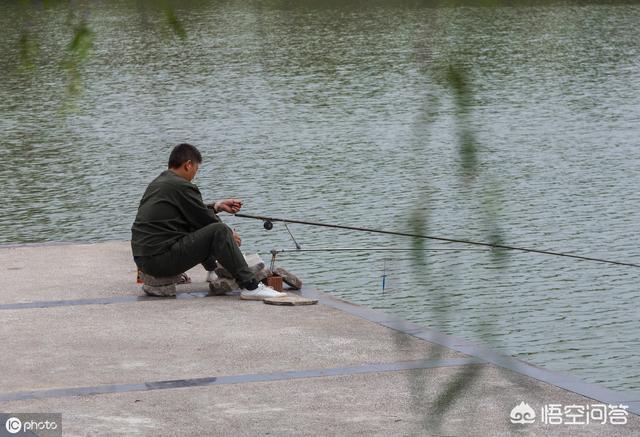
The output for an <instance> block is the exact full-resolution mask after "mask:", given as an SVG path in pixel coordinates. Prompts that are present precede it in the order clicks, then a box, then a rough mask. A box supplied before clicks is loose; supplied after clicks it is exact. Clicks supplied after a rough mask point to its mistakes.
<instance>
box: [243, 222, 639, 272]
mask: <svg viewBox="0 0 640 437" xmlns="http://www.w3.org/2000/svg"><path fill="white" fill-rule="evenodd" d="M235 216H236V217H242V218H250V219H255V220H262V221H263V222H264V228H265V229H267V230H269V229H272V228H273V222H282V223H294V224H300V225H308V226H320V227H324V228H334V229H345V230H350V231H358V232H372V233H376V234H386V235H397V236H402V237H412V238H422V239H426V240H435V241H445V242H447V243H460V244H471V245H475V246H484V247H491V248H494V249H506V250H517V251H520V252H530V253H539V254H543V255H552V256H562V257H565V258H573V259H579V260H583V261H594V262H599V263H605V264H614V265H619V266H628V267H640V264H634V263H630V262H621V261H612V260H607V259H602V258H594V257H588V256H582V255H574V254H570V253H562V252H552V251H549V250H540V249H531V248H526V247H516V246H508V245H505V244H494V243H482V242H478V241H471V240H460V239H456V238H445V237H433V236H429V235H420V234H412V233H408V232H398V231H385V230H382V229H371V228H363V227H356V226H344V225H336V224H329V223H319V222H310V221H303V220H290V219H282V218H276V217H265V216H257V215H249V214H235Z"/></svg>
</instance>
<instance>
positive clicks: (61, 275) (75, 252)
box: [0, 241, 208, 304]
mask: <svg viewBox="0 0 640 437" xmlns="http://www.w3.org/2000/svg"><path fill="white" fill-rule="evenodd" d="M136 271H137V269H136V266H135V264H134V263H133V258H132V255H131V246H130V243H129V242H124V241H123V242H120V241H117V242H107V243H95V244H77V245H70V244H69V245H27V246H12V247H0V290H2V293H0V304H2V303H17V302H33V301H41V300H47V301H49V300H60V299H80V298H92V297H105V296H121V295H128V294H141V293H142V292H141V291H140V285H138V284H136ZM188 274H189V275H190V276H191V278H192V279H193V280H194V282H195V284H193V285H187V286H181V287H180V290H182V291H191V290H205V291H206V290H208V288H207V284H204V280H205V278H206V272H205V270H204V269H203V268H202V267H201V266H196V267H195V268H193V269H192V270H190V271H189V272H188Z"/></svg>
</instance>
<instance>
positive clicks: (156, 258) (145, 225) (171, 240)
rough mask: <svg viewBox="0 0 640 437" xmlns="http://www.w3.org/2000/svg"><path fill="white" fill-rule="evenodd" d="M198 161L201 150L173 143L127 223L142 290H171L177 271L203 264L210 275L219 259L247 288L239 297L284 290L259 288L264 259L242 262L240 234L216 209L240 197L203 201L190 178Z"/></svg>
mask: <svg viewBox="0 0 640 437" xmlns="http://www.w3.org/2000/svg"><path fill="white" fill-rule="evenodd" d="M201 163H202V155H201V154H200V152H199V151H198V149H197V148H196V147H194V146H192V145H190V144H179V145H177V146H176V147H174V149H173V150H172V152H171V155H170V156H169V168H168V170H165V171H163V172H162V173H160V175H159V176H158V177H157V178H155V179H154V180H153V181H152V182H151V183H150V184H149V186H148V187H147V189H146V191H145V193H144V195H143V196H142V200H141V201H140V205H139V207H138V214H137V215H136V219H135V222H134V223H133V226H132V228H131V249H132V251H133V258H134V261H135V263H136V265H137V266H138V268H139V269H140V270H141V271H142V272H143V273H144V283H145V285H144V286H143V290H144V291H145V293H147V294H151V295H161V296H171V295H175V293H176V291H175V284H176V282H178V281H179V279H178V275H181V274H182V273H183V272H186V271H187V270H189V269H190V268H192V267H194V266H195V265H197V264H202V265H203V266H204V268H205V269H206V270H207V271H209V275H208V280H210V279H211V278H212V274H211V272H213V270H215V269H216V266H217V264H216V261H218V262H220V263H221V264H222V266H223V267H224V269H225V270H226V272H227V273H228V274H229V275H230V276H232V277H233V279H235V282H236V283H237V286H238V287H240V288H243V289H246V290H248V292H243V295H241V297H243V298H249V299H251V298H264V297H277V296H284V294H283V293H278V292H276V291H274V290H271V289H267V290H265V289H264V288H263V287H260V289H258V285H259V280H260V279H262V278H263V277H264V276H262V277H257V276H256V274H261V273H262V272H263V271H264V270H263V269H264V263H260V264H258V265H256V266H253V267H252V268H250V267H249V266H248V265H247V262H246V260H245V258H244V256H243V255H242V252H241V251H240V249H239V246H240V244H241V239H240V236H239V235H238V234H237V233H236V232H234V231H232V230H231V228H229V227H228V226H227V225H225V224H224V223H222V221H221V220H220V218H219V217H218V216H217V214H216V213H217V212H221V211H224V212H228V213H230V214H234V213H236V212H238V211H240V208H242V201H240V200H238V199H225V200H220V201H218V202H215V203H214V204H211V205H205V204H204V203H203V201H202V195H201V194H200V190H198V187H197V186H196V185H194V184H192V183H191V181H192V180H193V178H194V177H195V176H196V173H197V172H198V169H199V167H200V164H201ZM220 281H224V279H220ZM227 281H229V280H227ZM231 282H232V283H233V280H231ZM212 285H213V284H211V285H210V288H211V290H212V291H215V292H220V290H221V287H220V284H218V285H217V286H216V287H213V286H212ZM232 285H233V286H235V285H236V284H235V283H233V284H232ZM231 288H232V286H228V287H227V289H228V290H231ZM222 289H223V290H224V287H222ZM254 295H255V296H254Z"/></svg>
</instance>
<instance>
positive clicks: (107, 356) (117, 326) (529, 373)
mask: <svg viewBox="0 0 640 437" xmlns="http://www.w3.org/2000/svg"><path fill="white" fill-rule="evenodd" d="M135 273H136V272H135V266H134V265H133V263H132V261H131V256H130V249H129V244H128V242H109V243H99V244H76V245H71V244H70V245H38V246H29V245H27V246H15V247H3V248H0V284H1V290H2V291H1V293H0V333H1V335H0V348H1V350H2V360H0V375H1V377H0V413H7V414H9V413H14V414H17V413H38V412H43V413H62V427H63V435H65V436H67V435H68V436H102V435H105V436H113V435H136V436H140V435H143V436H182V435H198V436H202V435H367V436H368V435H385V436H386V435H461V436H462V435H464V436H466V435H640V418H639V417H638V416H637V414H638V413H640V396H634V395H629V394H620V393H617V392H614V391H611V390H607V389H605V388H602V387H598V386H595V385H592V384H586V383H584V382H582V381H580V380H578V379H577V378H574V377H571V376H569V375H561V374H557V373H554V372H550V371H547V370H545V369H541V368H539V367H536V366H532V365H530V364H527V363H524V362H521V361H518V360H515V359H512V358H509V357H506V356H503V355H501V354H499V353H496V352H493V351H491V350H489V349H486V348H484V347H482V346H478V345H474V344H472V343H469V342H466V341H464V340H461V339H457V338H455V337H450V336H446V335H443V334H440V333H438V332H436V331H433V330H430V329H428V328H426V327H423V326H419V325H415V324H411V323H407V322H405V321H402V320H399V319H397V318H395V317H392V316H390V315H387V314H384V313H381V312H377V311H373V310H370V309H367V308H364V307H361V306H357V305H353V304H350V303H348V302H345V301H341V300H339V299H335V298H333V297H331V296H329V295H326V294H324V293H321V292H318V291H315V290H313V289H311V288H308V289H304V290H303V291H302V293H303V294H304V295H309V296H314V297H316V298H317V299H319V300H320V303H319V304H318V305H313V306H300V307H283V306H272V305H265V304H263V303H262V302H255V301H241V300H239V299H238V297H236V296H222V297H213V296H206V291H207V290H208V288H207V285H206V283H204V278H205V272H204V270H203V269H202V268H201V267H197V268H195V269H193V270H192V271H190V272H189V274H190V276H191V277H192V279H193V280H194V283H192V284H189V285H182V286H179V295H178V297H177V298H175V299H174V298H166V299H165V298H151V297H146V296H143V293H142V292H141V290H140V286H139V285H137V284H136V283H135ZM455 388H457V389H458V390H455ZM521 402H524V403H526V404H528V405H529V406H530V407H531V408H532V410H533V411H534V412H535V414H536V417H535V420H534V421H533V423H515V424H514V423H512V421H511V419H510V413H511V411H512V409H513V408H514V407H516V406H517V405H519V404H520V403H521ZM620 404H622V405H624V406H628V408H627V409H625V411H626V415H624V417H621V416H617V415H618V414H619V413H620V411H621V409H620V408H619V407H618V406H619V405H620ZM549 405H551V406H552V408H553V406H555V405H559V406H560V407H559V408H560V411H561V413H562V414H560V415H558V414H556V415H555V416H554V417H555V419H554V418H553V417H551V416H548V417H543V416H544V413H545V412H549V411H551V412H553V411H555V412H556V413H557V411H558V410H557V409H556V410H553V409H552V410H549V409H548V407H549ZM603 406H604V407H603ZM567 407H582V408H568V409H567ZM596 410H597V411H604V412H605V417H604V422H606V423H603V420H596V419H597V418H598V417H600V416H599V413H598V414H595V415H594V414H593V411H596ZM579 411H582V415H578V414H577V412H579ZM570 413H573V414H570ZM576 416H578V417H576ZM549 417H551V421H549ZM559 419H561V422H562V423H558V421H559ZM622 419H624V422H626V423H625V424H622V423H615V422H616V421H620V420H622ZM576 420H577V421H578V422H586V421H589V424H586V423H585V424H579V423H568V422H576ZM612 421H613V422H614V423H611V422H612ZM3 432H6V431H5V429H4V423H0V435H5V434H2V433H3ZM6 435H9V434H6Z"/></svg>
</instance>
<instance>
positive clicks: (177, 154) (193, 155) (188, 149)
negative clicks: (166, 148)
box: [169, 143, 202, 168]
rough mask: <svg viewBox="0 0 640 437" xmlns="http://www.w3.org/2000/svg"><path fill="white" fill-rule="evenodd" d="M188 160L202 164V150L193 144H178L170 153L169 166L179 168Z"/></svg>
mask: <svg viewBox="0 0 640 437" xmlns="http://www.w3.org/2000/svg"><path fill="white" fill-rule="evenodd" d="M187 161H191V162H197V163H198V164H202V155H201V154H200V151H199V150H198V149H197V148H196V147H195V146H192V145H191V144H187V143H182V144H178V145H177V146H175V147H174V148H173V150H172V151H171V155H169V168H178V167H180V166H181V165H182V164H184V163H185V162H187Z"/></svg>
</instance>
